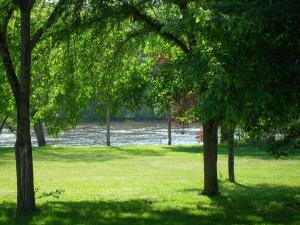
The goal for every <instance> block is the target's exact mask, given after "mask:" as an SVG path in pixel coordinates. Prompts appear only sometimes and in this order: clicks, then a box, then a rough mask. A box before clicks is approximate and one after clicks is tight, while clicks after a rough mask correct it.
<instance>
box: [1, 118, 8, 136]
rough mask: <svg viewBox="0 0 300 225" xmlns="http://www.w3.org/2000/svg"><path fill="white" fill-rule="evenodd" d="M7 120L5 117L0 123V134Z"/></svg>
mask: <svg viewBox="0 0 300 225" xmlns="http://www.w3.org/2000/svg"><path fill="white" fill-rule="evenodd" d="M7 119H8V116H6V117H5V118H4V120H3V121H2V122H1V124H0V134H1V132H2V130H3V128H4V126H5V124H6V121H7Z"/></svg>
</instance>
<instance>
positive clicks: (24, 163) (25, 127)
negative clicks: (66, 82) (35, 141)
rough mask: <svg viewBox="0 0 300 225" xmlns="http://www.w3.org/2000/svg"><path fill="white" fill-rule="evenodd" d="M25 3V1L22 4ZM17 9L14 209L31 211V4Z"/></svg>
mask: <svg viewBox="0 0 300 225" xmlns="http://www.w3.org/2000/svg"><path fill="white" fill-rule="evenodd" d="M23 4H24V5H26V4H25V3H23ZM20 8H21V76H20V87H19V92H18V93H17V94H16V95H15V99H16V106H17V139H16V145H15V147H16V153H15V154H16V170H17V210H18V211H19V212H31V211H34V210H35V197H34V181H33V162H32V146H31V136H30V109H29V96H30V69H31V46H30V12H31V6H30V7H29V6H28V5H26V6H23V7H20Z"/></svg>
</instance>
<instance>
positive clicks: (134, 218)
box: [0, 184, 300, 225]
mask: <svg viewBox="0 0 300 225" xmlns="http://www.w3.org/2000/svg"><path fill="white" fill-rule="evenodd" d="M181 191H191V192H195V194H196V191H197V189H190V190H181ZM222 192H223V194H222V195H220V196H217V197H214V198H211V202H207V201H204V202H203V201H201V200H200V197H199V202H198V203H194V204H191V205H190V207H186V206H185V207H177V206H176V204H175V205H174V204H173V203H172V207H170V206H169V207H168V206H164V207H163V208H162V207H161V206H159V207H157V205H156V204H159V203H160V202H159V201H155V200H153V201H151V200H147V199H132V200H127V201H116V200H108V201H80V202H79V201H78V202H77V201H76V202H60V201H53V202H48V203H45V204H43V205H42V206H41V209H40V211H38V212H36V213H34V214H33V215H26V214H22V215H21V214H17V215H16V214H15V205H14V204H12V203H4V204H1V205H0V224H1V225H2V224H10V225H29V224H32V225H34V224H45V225H60V224H64V225H75V224H84V225H97V224H105V225H129V224H130V225H133V224H143V225H145V224H146V225H147V224H149V225H150V224H155V225H156V224H160V225H200V224H205V225H206V224H207V225H208V224H209V225H211V224H218V225H219V224H220V225H222V224H297V222H299V219H300V211H299V209H300V196H299V188H296V187H287V186H269V185H265V184H262V185H256V186H252V187H241V186H230V187H226V188H225V187H224V188H222ZM163 205H164V204H163ZM179 205H180V204H179Z"/></svg>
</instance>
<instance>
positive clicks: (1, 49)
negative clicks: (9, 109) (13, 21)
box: [0, 7, 20, 97]
mask: <svg viewBox="0 0 300 225" xmlns="http://www.w3.org/2000/svg"><path fill="white" fill-rule="evenodd" d="M14 10H15V8H14V7H9V9H8V10H7V14H6V16H5V17H4V20H3V23H2V27H1V28H0V55H1V58H2V62H3V65H4V69H5V72H6V75H7V78H8V81H9V83H10V86H11V89H12V91H13V94H14V96H15V97H17V96H18V93H19V89H20V84H19V80H18V77H17V75H16V71H15V68H14V65H13V62H12V58H11V54H10V51H9V48H8V44H7V27H8V23H9V20H10V18H11V17H12V15H13V12H14Z"/></svg>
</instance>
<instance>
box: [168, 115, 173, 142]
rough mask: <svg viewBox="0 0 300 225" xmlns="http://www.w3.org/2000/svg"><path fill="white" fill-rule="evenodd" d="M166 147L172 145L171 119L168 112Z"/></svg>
mask: <svg viewBox="0 0 300 225" xmlns="http://www.w3.org/2000/svg"><path fill="white" fill-rule="evenodd" d="M168 145H172V119H171V113H170V112H169V120H168Z"/></svg>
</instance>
